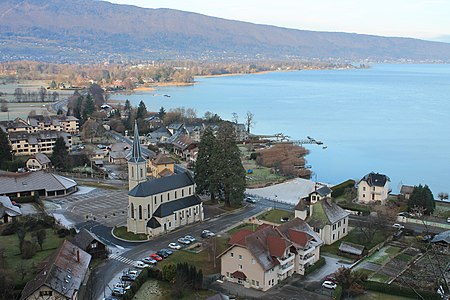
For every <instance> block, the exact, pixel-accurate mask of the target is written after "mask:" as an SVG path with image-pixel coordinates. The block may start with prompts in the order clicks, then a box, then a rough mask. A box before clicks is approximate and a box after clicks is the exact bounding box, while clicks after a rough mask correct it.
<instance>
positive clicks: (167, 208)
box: [153, 195, 202, 218]
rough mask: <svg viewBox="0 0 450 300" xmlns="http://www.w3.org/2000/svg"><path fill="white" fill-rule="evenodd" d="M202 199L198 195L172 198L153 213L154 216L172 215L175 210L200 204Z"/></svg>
mask: <svg viewBox="0 0 450 300" xmlns="http://www.w3.org/2000/svg"><path fill="white" fill-rule="evenodd" d="M201 202H202V201H201V200H200V198H199V197H198V196H197V195H194V196H189V197H185V198H181V199H178V200H172V201H169V202H164V203H162V204H161V205H160V206H159V207H158V209H157V210H156V211H155V212H154V213H153V215H154V216H156V217H159V218H164V217H167V216H170V215H172V214H173V213H174V212H176V211H178V210H180V209H184V208H188V207H191V206H194V205H198V204H200V203H201Z"/></svg>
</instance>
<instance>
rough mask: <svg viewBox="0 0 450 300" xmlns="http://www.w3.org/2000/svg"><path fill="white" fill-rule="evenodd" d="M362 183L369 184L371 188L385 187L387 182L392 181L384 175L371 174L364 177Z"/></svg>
mask: <svg viewBox="0 0 450 300" xmlns="http://www.w3.org/2000/svg"><path fill="white" fill-rule="evenodd" d="M361 181H365V182H367V184H368V185H369V186H385V185H386V182H390V181H391V180H390V179H389V177H387V176H386V175H384V174H380V173H374V172H371V173H369V174H367V175H366V176H364V177H363V178H362V179H361V180H360V182H361Z"/></svg>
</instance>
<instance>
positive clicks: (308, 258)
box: [298, 254, 315, 265]
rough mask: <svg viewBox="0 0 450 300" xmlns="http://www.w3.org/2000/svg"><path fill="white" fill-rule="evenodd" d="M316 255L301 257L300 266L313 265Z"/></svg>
mask: <svg viewBox="0 0 450 300" xmlns="http://www.w3.org/2000/svg"><path fill="white" fill-rule="evenodd" d="M314 256H315V255H314V254H310V255H305V256H303V257H299V260H298V263H299V264H300V265H306V264H311V263H313V262H314Z"/></svg>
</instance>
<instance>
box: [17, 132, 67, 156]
mask: <svg viewBox="0 0 450 300" xmlns="http://www.w3.org/2000/svg"><path fill="white" fill-rule="evenodd" d="M59 137H62V138H63V139H64V142H65V143H66V148H67V150H68V151H70V149H71V148H72V136H71V135H70V134H68V133H65V132H62V131H54V130H53V131H52V130H46V131H38V132H36V133H26V132H12V133H9V135H8V138H9V141H10V143H11V149H12V151H13V153H14V154H15V155H34V154H36V153H44V154H52V153H53V146H54V145H55V142H56V139H57V138H59Z"/></svg>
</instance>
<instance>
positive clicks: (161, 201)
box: [161, 194, 163, 203]
mask: <svg viewBox="0 0 450 300" xmlns="http://www.w3.org/2000/svg"><path fill="white" fill-rule="evenodd" d="M162 201H163V200H162V194H161V203H162Z"/></svg>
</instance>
